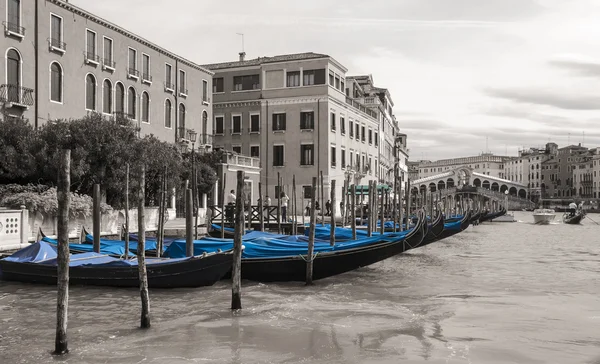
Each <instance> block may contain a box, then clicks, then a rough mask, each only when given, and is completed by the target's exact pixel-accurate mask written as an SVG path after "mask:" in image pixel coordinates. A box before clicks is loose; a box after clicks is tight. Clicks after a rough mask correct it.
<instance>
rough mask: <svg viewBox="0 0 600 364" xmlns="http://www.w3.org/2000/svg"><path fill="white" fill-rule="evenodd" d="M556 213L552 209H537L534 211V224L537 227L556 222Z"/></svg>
mask: <svg viewBox="0 0 600 364" xmlns="http://www.w3.org/2000/svg"><path fill="white" fill-rule="evenodd" d="M555 217H556V212H554V210H552V209H535V210H533V222H534V224H536V225H547V224H549V223H551V222H552V221H554V218H555Z"/></svg>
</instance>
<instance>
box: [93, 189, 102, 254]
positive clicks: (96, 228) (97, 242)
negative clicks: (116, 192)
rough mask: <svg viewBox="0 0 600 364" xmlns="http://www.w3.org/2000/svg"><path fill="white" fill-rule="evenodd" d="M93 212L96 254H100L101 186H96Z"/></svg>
mask: <svg viewBox="0 0 600 364" xmlns="http://www.w3.org/2000/svg"><path fill="white" fill-rule="evenodd" d="M93 199H94V200H93V212H92V214H93V215H92V226H93V229H92V232H93V234H94V247H93V248H94V252H95V253H100V222H101V217H100V185H99V184H97V183H96V184H94V192H93Z"/></svg>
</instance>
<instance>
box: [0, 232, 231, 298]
mask: <svg viewBox="0 0 600 364" xmlns="http://www.w3.org/2000/svg"><path fill="white" fill-rule="evenodd" d="M232 252H233V251H232V250H229V251H225V252H217V253H211V254H203V255H201V256H195V257H189V258H181V259H162V258H156V259H150V258H147V259H146V264H147V265H146V271H147V274H148V286H149V287H150V288H183V287H190V288H193V287H203V286H211V285H213V284H215V283H216V282H217V281H219V280H220V279H221V278H222V277H223V276H224V275H225V274H227V273H228V272H229V271H231V266H232V263H233V259H232ZM0 271H1V274H2V279H3V280H8V281H19V282H25V283H44V284H53V285H56V283H57V253H56V247H55V246H53V245H51V244H49V243H46V242H45V241H40V242H38V243H35V244H32V245H30V246H29V247H27V248H24V249H21V250H19V251H18V252H16V253H14V254H13V255H11V256H9V257H7V258H4V259H1V260H0ZM138 274H139V273H138V265H137V260H135V259H134V260H123V259H118V258H114V257H110V256H108V255H103V254H98V253H83V254H73V255H71V257H70V265H69V284H75V285H92V286H110V287H139V285H140V283H139V278H138Z"/></svg>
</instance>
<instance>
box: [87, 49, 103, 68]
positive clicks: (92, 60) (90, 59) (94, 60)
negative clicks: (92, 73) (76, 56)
mask: <svg viewBox="0 0 600 364" xmlns="http://www.w3.org/2000/svg"><path fill="white" fill-rule="evenodd" d="M83 56H84V57H85V63H87V64H92V65H94V66H97V65H99V64H100V56H99V55H97V54H96V53H94V52H83Z"/></svg>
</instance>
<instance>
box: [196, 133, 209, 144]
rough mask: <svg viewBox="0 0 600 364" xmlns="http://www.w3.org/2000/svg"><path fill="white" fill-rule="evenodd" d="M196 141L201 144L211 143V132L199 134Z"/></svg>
mask: <svg viewBox="0 0 600 364" xmlns="http://www.w3.org/2000/svg"><path fill="white" fill-rule="evenodd" d="M198 143H200V145H201V146H202V145H204V146H210V145H213V136H212V135H211V134H199V135H198Z"/></svg>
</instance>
